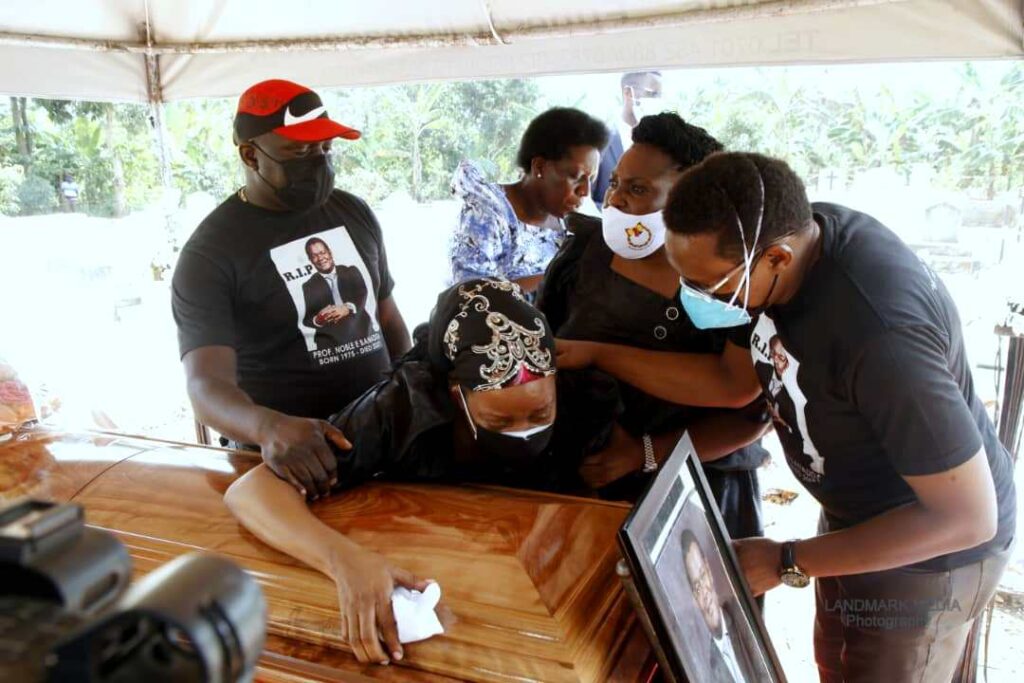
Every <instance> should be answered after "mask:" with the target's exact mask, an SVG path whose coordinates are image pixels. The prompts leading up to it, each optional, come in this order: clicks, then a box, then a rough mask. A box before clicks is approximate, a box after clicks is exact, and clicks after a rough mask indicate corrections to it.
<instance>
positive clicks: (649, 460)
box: [640, 434, 658, 472]
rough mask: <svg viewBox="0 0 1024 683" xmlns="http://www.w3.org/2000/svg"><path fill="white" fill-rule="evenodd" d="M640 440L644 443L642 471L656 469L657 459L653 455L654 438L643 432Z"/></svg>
mask: <svg viewBox="0 0 1024 683" xmlns="http://www.w3.org/2000/svg"><path fill="white" fill-rule="evenodd" d="M640 440H641V441H642V442H643V444H644V472H654V471H656V470H657V469H658V460H657V459H656V458H655V457H654V440H653V439H652V438H651V435H650V434H644V435H643V437H641V439H640Z"/></svg>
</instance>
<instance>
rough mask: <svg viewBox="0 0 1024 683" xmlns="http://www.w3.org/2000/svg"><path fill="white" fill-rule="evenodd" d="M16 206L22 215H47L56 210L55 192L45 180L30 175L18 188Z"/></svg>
mask: <svg viewBox="0 0 1024 683" xmlns="http://www.w3.org/2000/svg"><path fill="white" fill-rule="evenodd" d="M18 206H19V208H20V210H21V213H22V214H23V215H32V214H37V213H49V212H51V211H53V210H54V209H56V208H57V190H56V188H55V187H54V186H53V185H51V184H50V183H49V182H47V181H46V180H45V179H43V178H40V177H39V176H36V175H30V176H28V177H27V178H25V179H24V180H23V181H21V185H19V186H18Z"/></svg>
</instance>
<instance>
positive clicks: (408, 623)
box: [391, 583, 444, 643]
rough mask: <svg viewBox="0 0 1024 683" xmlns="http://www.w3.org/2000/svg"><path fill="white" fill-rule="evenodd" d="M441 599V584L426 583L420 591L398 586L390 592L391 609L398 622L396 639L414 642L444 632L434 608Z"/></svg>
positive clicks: (402, 641) (403, 641)
mask: <svg viewBox="0 0 1024 683" xmlns="http://www.w3.org/2000/svg"><path fill="white" fill-rule="evenodd" d="M440 600H441V586H439V585H438V584H436V583H430V584H427V588H426V590H424V591H423V592H422V593H421V592H419V591H417V590H409V589H408V588H403V587H402V586H398V587H396V588H395V590H394V592H393V593H392V594H391V609H392V610H393V611H394V613H395V623H396V624H398V641H399V642H401V643H415V642H416V641H418V640H426V639H427V638H429V637H431V636H436V635H438V634H440V633H444V627H443V626H441V622H440V621H438V619H437V613H436V612H434V608H435V607H436V606H437V603H438V602H439V601H440Z"/></svg>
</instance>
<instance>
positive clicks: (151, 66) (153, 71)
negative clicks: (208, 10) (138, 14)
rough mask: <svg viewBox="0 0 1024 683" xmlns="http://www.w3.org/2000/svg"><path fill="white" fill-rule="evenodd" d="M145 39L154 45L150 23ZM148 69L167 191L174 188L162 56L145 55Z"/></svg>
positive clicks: (148, 94)
mask: <svg viewBox="0 0 1024 683" xmlns="http://www.w3.org/2000/svg"><path fill="white" fill-rule="evenodd" d="M143 31H144V38H145V40H146V42H147V43H149V44H152V34H151V33H150V31H149V22H148V21H147V22H146V23H145V24H144V25H143ZM143 58H144V60H145V67H146V97H147V99H148V101H149V117H150V123H151V124H152V126H153V134H154V140H155V142H156V147H157V150H156V151H157V159H158V160H159V161H160V182H161V184H162V185H163V187H164V189H165V190H170V189H171V188H172V187H173V178H172V175H171V154H170V151H169V150H168V148H167V127H166V126H165V125H164V96H163V85H162V83H161V79H160V55H158V54H156V53H155V52H146V53H145V54H144V55H143Z"/></svg>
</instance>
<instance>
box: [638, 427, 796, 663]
mask: <svg viewBox="0 0 1024 683" xmlns="http://www.w3.org/2000/svg"><path fill="white" fill-rule="evenodd" d="M619 546H620V548H621V550H622V554H623V561H622V562H620V566H619V575H620V577H621V578H622V580H623V583H624V585H625V587H626V591H627V593H628V594H629V595H630V598H631V599H632V601H633V603H634V606H635V607H636V609H637V613H638V615H639V618H640V621H641V623H642V625H643V626H644V628H645V630H646V631H647V634H648V636H649V637H650V639H651V643H652V645H653V646H654V650H655V654H656V655H657V657H658V659H659V662H660V664H661V667H662V669H663V672H664V676H665V680H667V681H675V682H677V683H686V682H689V683H785V681H786V677H785V673H784V672H783V670H782V667H781V665H780V664H779V660H778V656H777V655H776V653H775V649H774V647H773V646H772V643H771V640H770V638H769V636H768V632H767V630H766V629H765V626H764V622H763V620H762V619H761V610H760V609H759V607H758V605H757V603H756V602H755V600H754V598H753V596H752V595H751V593H750V589H749V588H748V586H747V582H746V579H745V578H744V577H743V572H742V569H741V567H740V564H739V561H738V559H737V558H736V554H735V552H734V551H733V549H732V543H731V539H730V537H729V533H728V531H726V528H725V524H724V522H723V521H722V516H721V513H720V512H719V510H718V505H717V504H716V503H715V499H714V496H713V495H712V493H711V490H710V488H709V487H708V483H707V480H706V479H705V477H704V473H703V471H702V468H701V465H700V460H699V458H698V457H697V454H696V451H695V450H694V447H693V442H692V441H691V440H690V437H689V435H688V434H684V435H683V436H682V438H681V439H680V440H679V442H678V443H677V444H676V447H675V449H674V450H673V451H672V454H671V456H669V458H668V460H666V461H665V463H664V465H662V466H661V468H660V470H659V472H658V475H657V476H656V477H655V478H654V479H653V480H652V481H651V483H650V484H649V486H648V488H647V490H646V491H645V492H644V494H643V495H642V496H641V497H640V500H639V501H638V502H637V504H636V505H635V506H634V508H633V510H632V512H631V513H630V515H629V517H627V519H626V521H625V523H624V524H623V526H622V528H621V529H620V531H619Z"/></svg>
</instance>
